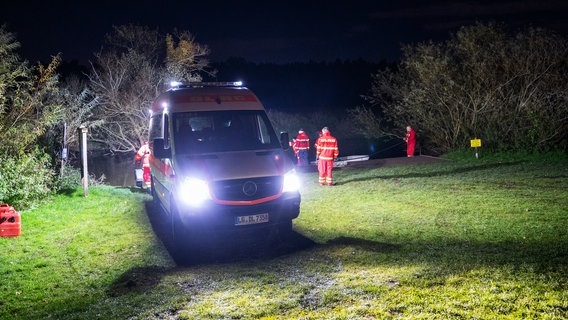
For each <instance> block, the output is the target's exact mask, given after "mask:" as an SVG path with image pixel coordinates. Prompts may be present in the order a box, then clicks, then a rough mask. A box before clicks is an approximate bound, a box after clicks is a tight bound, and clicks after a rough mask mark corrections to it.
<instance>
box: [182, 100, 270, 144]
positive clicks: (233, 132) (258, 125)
mask: <svg viewBox="0 0 568 320" xmlns="http://www.w3.org/2000/svg"><path fill="white" fill-rule="evenodd" d="M172 120H173V128H172V130H173V135H174V142H173V144H174V148H175V150H176V153H180V154H196V153H209V152H223V151H241V150H257V149H274V148H280V141H279V140H278V138H277V137H276V134H275V133H274V129H273V128H272V125H271V124H270V121H269V120H268V117H267V116H266V113H265V112H263V111H261V110H253V111H249V110H246V111H242V110H241V111H205V112H203V111H202V112H180V113H174V114H173V119H172Z"/></svg>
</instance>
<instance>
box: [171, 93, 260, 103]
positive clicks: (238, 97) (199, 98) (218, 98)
mask: <svg viewBox="0 0 568 320" xmlns="http://www.w3.org/2000/svg"><path fill="white" fill-rule="evenodd" d="M257 101H258V99H257V98H256V96H254V95H252V94H230V95H190V94H188V95H176V96H173V97H172V103H200V102H211V103H222V102H257Z"/></svg>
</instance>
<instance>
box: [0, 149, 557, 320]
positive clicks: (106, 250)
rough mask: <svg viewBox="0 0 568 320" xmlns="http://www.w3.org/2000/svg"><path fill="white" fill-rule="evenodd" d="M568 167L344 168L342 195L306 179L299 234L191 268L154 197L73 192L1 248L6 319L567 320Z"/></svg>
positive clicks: (502, 161) (466, 161) (31, 217)
mask: <svg viewBox="0 0 568 320" xmlns="http://www.w3.org/2000/svg"><path fill="white" fill-rule="evenodd" d="M567 161H568V159H567V158H566V154H563V155H562V154H560V153H558V154H554V155H553V156H552V157H551V156H550V155H549V154H546V155H542V154H541V155H537V154H530V155H522V156H520V157H519V156H518V155H511V154H497V155H489V154H488V155H487V156H485V157H482V158H480V159H475V157H473V156H472V154H471V153H470V154H469V158H465V157H463V158H461V159H460V160H451V161H450V160H447V161H441V162H440V163H438V164H430V165H415V166H412V165H407V166H400V167H376V168H372V169H352V170H351V169H348V168H345V169H341V170H336V171H334V177H335V179H336V181H337V185H336V186H334V187H331V188H321V187H320V186H319V185H318V183H317V173H315V172H308V173H304V174H302V176H301V177H302V179H303V181H304V186H303V190H302V205H301V213H300V217H299V218H298V219H296V220H295V221H294V230H295V232H294V233H293V234H292V235H290V236H289V237H287V238H284V239H283V241H282V242H277V243H276V244H275V245H273V246H269V247H268V249H267V250H266V249H263V248H265V245H264V244H265V243H266V240H267V239H266V238H264V237H258V238H257V239H256V240H257V241H259V242H258V243H253V244H249V245H247V246H242V247H240V250H241V251H240V252H239V251H236V252H235V253H232V251H229V250H227V252H230V253H229V255H231V254H234V256H233V259H234V260H229V261H222V262H224V263H217V262H208V261H204V262H203V263H202V264H198V265H191V266H187V265H175V264H174V261H173V260H172V259H170V257H169V255H168V251H166V249H167V248H168V247H167V246H166V247H164V245H163V243H162V242H161V241H160V239H161V238H158V237H156V236H155V234H154V233H153V230H156V232H157V233H159V232H158V231H157V230H160V222H159V221H160V220H161V219H160V217H161V215H160V214H161V213H160V212H156V211H154V210H153V209H152V205H151V198H150V197H149V196H148V195H147V194H143V193H139V192H136V191H135V190H130V189H127V188H113V187H108V186H102V187H95V188H91V190H90V194H89V196H88V197H84V196H83V195H82V190H80V189H77V190H76V191H75V192H73V193H69V194H65V195H57V196H55V197H54V201H53V202H50V203H49V204H45V205H42V206H41V207H38V208H36V209H34V210H29V211H24V212H22V221H23V222H22V223H23V225H22V228H23V229H22V235H21V236H20V237H17V238H0V246H1V247H2V248H3V252H4V253H5V254H2V255H0V274H1V275H3V278H2V290H0V301H2V303H3V304H2V312H1V313H0V319H46V318H55V319H170V318H171V319H227V318H230V319H260V318H263V319H438V318H443V319H566V317H567V316H568V313H567V310H568V288H567V283H566V279H567V277H568V252H567V250H568V233H567V232H566V230H568V226H567V220H566V208H567V207H568V198H566V191H567V189H568V172H567V170H568V165H567ZM148 217H150V219H148ZM151 221H153V222H154V224H151V223H150V222H151ZM314 242H315V243H314ZM165 243H166V244H167V241H165ZM227 247H231V248H232V247H239V242H238V241H235V243H232V242H230V241H226V242H223V243H222V244H221V245H220V247H219V248H217V250H220V251H222V249H223V248H227ZM263 250H266V251H264V253H263ZM235 260H236V261H235Z"/></svg>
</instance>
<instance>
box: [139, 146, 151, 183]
mask: <svg viewBox="0 0 568 320" xmlns="http://www.w3.org/2000/svg"><path fill="white" fill-rule="evenodd" d="M140 162H142V170H143V174H142V177H143V178H144V185H145V186H146V188H150V187H151V181H150V146H149V145H148V141H144V144H143V145H142V146H141V147H140V149H138V152H136V164H138V165H139V164H140Z"/></svg>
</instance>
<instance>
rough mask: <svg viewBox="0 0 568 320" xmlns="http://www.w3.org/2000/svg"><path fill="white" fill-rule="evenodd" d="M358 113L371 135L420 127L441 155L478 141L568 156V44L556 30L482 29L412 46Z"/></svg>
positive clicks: (378, 77)
mask: <svg viewBox="0 0 568 320" xmlns="http://www.w3.org/2000/svg"><path fill="white" fill-rule="evenodd" d="M403 49H404V56H403V58H402V59H401V61H400V63H399V64H397V66H396V68H387V69H384V70H381V71H379V72H378V73H376V74H375V75H374V79H373V85H372V89H371V92H370V93H369V94H367V95H365V100H366V102H367V104H366V105H362V106H359V107H357V108H354V109H352V110H351V115H352V116H353V117H354V118H355V119H356V121H357V123H359V124H360V126H359V128H360V132H361V133H363V134H365V135H366V136H367V137H381V136H387V135H389V134H391V133H392V128H403V127H404V126H406V125H412V126H413V127H414V128H415V129H416V130H417V132H418V136H419V137H420V139H421V143H422V145H423V146H426V147H427V148H428V149H429V150H431V151H433V152H435V153H445V152H448V151H452V150H456V149H463V148H466V147H467V146H469V141H470V140H471V139H476V138H477V139H482V143H483V145H484V147H485V148H488V149H490V150H509V151H528V152H534V151H537V152H538V151H549V150H564V151H566V150H567V147H568V139H567V132H568V95H567V93H568V42H567V39H566V38H564V37H562V36H560V35H558V34H556V33H554V32H552V31H549V30H544V29H539V28H528V29H526V30H522V31H518V32H517V33H510V32H507V29H506V26H504V25H500V24H495V23H489V24H482V23H477V24H476V25H473V26H465V27H462V28H461V29H460V30H459V31H458V32H457V33H456V34H455V35H452V36H451V38H450V39H448V40H447V41H444V42H441V43H434V42H427V43H420V44H418V45H413V46H406V47H404V48H403Z"/></svg>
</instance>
